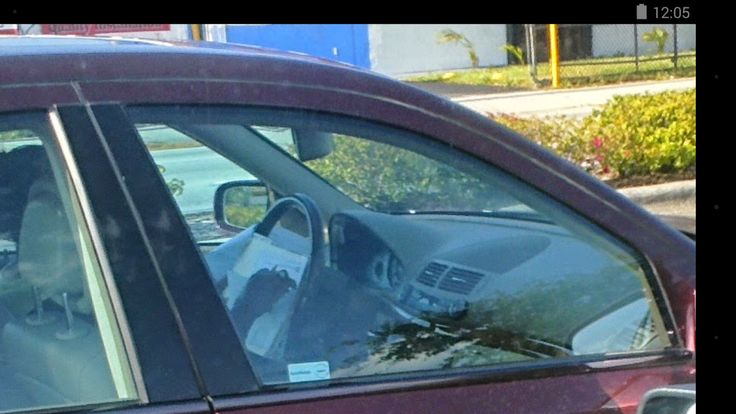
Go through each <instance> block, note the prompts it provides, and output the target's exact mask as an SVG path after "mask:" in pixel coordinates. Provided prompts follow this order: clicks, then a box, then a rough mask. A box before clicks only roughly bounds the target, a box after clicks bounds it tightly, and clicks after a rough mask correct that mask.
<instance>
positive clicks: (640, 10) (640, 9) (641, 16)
mask: <svg viewBox="0 0 736 414" xmlns="http://www.w3.org/2000/svg"><path fill="white" fill-rule="evenodd" d="M646 19H647V5H646V4H637V5H636V20H646Z"/></svg>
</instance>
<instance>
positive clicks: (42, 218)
mask: <svg viewBox="0 0 736 414" xmlns="http://www.w3.org/2000/svg"><path fill="white" fill-rule="evenodd" d="M62 166H63V164H62V162H61V160H60V158H59V156H58V153H57V151H56V147H54V145H53V144H52V139H51V133H50V131H49V129H48V122H47V121H46V117H45V115H44V114H28V115H22V116H21V115H13V116H10V115H0V194H1V196H0V412H14V411H25V410H37V409H51V408H60V407H76V406H89V405H98V404H103V405H104V404H109V403H120V402H134V401H136V400H137V395H136V389H135V387H134V383H133V380H132V375H131V368H130V362H129V361H128V358H127V354H126V350H125V348H124V346H123V342H122V339H121V332H120V331H119V329H120V328H119V324H118V322H117V320H116V318H115V315H114V313H113V309H112V306H111V303H110V297H109V294H108V291H107V287H106V284H105V282H104V280H103V278H102V275H101V271H100V268H99V265H98V262H97V256H96V254H95V253H94V252H93V248H92V246H91V242H90V238H89V234H88V232H87V228H86V227H85V225H84V222H83V219H82V215H81V210H80V206H79V204H78V200H77V199H76V198H75V197H74V196H73V192H72V191H71V188H70V186H71V184H70V181H69V177H68V175H67V174H66V173H65V172H64V169H63V167H62Z"/></svg>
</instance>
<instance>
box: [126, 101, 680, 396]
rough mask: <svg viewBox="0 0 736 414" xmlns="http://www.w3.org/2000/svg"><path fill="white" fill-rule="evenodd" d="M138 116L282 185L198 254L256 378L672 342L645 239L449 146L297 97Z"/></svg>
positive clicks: (520, 360) (312, 376)
mask: <svg viewBox="0 0 736 414" xmlns="http://www.w3.org/2000/svg"><path fill="white" fill-rule="evenodd" d="M131 116H132V117H133V119H139V120H140V122H171V123H176V124H177V125H178V126H179V127H181V128H183V129H186V130H187V131H189V132H191V133H192V134H193V135H196V136H197V139H198V141H199V142H200V143H202V144H203V145H204V146H206V147H209V148H211V150H212V152H216V153H218V154H221V155H222V156H223V157H226V158H227V159H229V160H230V161H232V162H233V163H234V164H235V165H238V166H241V167H239V168H241V170H242V169H243V168H245V167H246V166H247V167H248V169H249V171H253V173H254V175H256V177H257V178H258V179H259V180H261V182H263V183H265V184H266V185H268V186H270V187H271V188H272V189H274V190H276V191H275V192H276V193H278V194H283V195H284V196H285V197H284V198H283V199H281V200H280V202H279V201H277V202H276V204H274V205H273V207H272V210H271V212H269V213H268V215H267V216H266V218H265V219H264V220H263V222H262V224H261V225H258V226H256V227H249V228H243V229H241V230H240V231H239V232H238V231H232V232H231V233H230V234H231V237H232V238H231V239H230V240H229V241H227V242H224V243H222V244H220V245H219V246H217V247H216V248H215V249H214V250H212V251H211V252H207V253H206V255H205V259H206V261H207V263H208V265H209V267H210V271H211V273H212V277H213V279H214V283H215V284H216V285H217V286H218V289H219V291H220V292H221V295H222V300H223V306H226V307H227V309H228V311H229V313H230V316H231V320H232V322H233V324H234V327H235V330H236V331H237V332H238V334H239V336H240V340H241V343H242V344H243V348H244V351H245V352H246V353H247V355H248V357H249V359H250V361H251V364H252V365H253V367H254V369H255V371H256V374H257V375H258V376H259V378H260V380H261V381H262V383H263V384H264V385H266V386H274V387H278V386H280V385H282V384H290V383H295V382H313V381H316V382H317V384H319V381H324V380H333V381H338V380H340V379H346V378H351V379H355V378H369V379H371V380H374V379H375V378H374V377H375V376H377V375H387V374H401V375H404V374H406V373H410V372H412V373H419V372H426V373H432V372H440V371H443V372H455V371H463V370H465V369H467V368H471V367H484V366H493V365H496V364H530V363H534V362H535V361H537V360H541V359H551V358H557V359H569V358H575V357H577V356H581V355H585V356H591V355H605V354H608V353H621V352H624V353H626V352H641V351H651V350H659V349H663V348H665V347H667V346H668V345H669V339H668V336H667V332H666V329H665V324H664V322H663V320H662V318H661V316H660V313H659V310H658V307H657V305H656V304H655V301H654V299H653V296H654V294H653V292H652V290H651V289H650V285H649V282H648V280H649V270H648V267H647V264H646V262H645V260H643V258H642V257H641V256H640V255H639V254H638V253H637V252H635V251H633V250H632V249H631V248H629V247H628V246H626V245H625V244H623V243H621V242H620V241H618V240H617V239H615V238H614V237H612V236H610V235H609V234H608V233H607V232H605V231H603V230H601V229H599V228H598V227H596V226H595V225H593V224H591V223H590V222H588V221H586V220H585V219H584V218H582V217H580V216H578V215H577V214H575V213H574V212H572V211H571V210H569V209H568V208H566V207H565V206H564V205H563V204H561V203H559V202H557V201H555V200H554V199H552V198H550V197H548V196H546V195H544V194H542V193H540V192H539V191H537V190H535V189H533V188H531V187H530V186H528V185H526V184H525V183H523V182H521V181H519V180H518V179H515V178H514V177H512V176H510V175H508V174H506V173H504V172H503V171H500V170H498V169H496V168H494V167H493V166H490V165H487V164H485V163H483V162H480V161H478V160H476V159H475V158H473V157H471V156H469V155H467V154H464V153H461V152H459V151H457V150H454V149H452V148H450V147H449V146H446V145H444V144H440V143H438V142H436V141H433V140H431V139H429V138H427V137H422V136H417V135H414V134H411V133H408V132H405V131H399V130H395V129H391V128H388V127H385V126H381V125H377V124H373V123H369V122H365V121H361V120H356V119H347V118H341V117H335V116H330V115H326V114H314V113H309V112H300V111H276V110H265V109H256V108H246V109H235V108H206V109H203V108H186V107H173V108H168V109H167V108H156V109H153V108H145V107H141V108H134V109H132V110H131ZM273 130H278V131H279V132H280V135H279V137H280V141H277V140H274V139H273V137H272V136H271V135H270V134H269V132H270V131H273ZM287 131H290V133H288V132H287ZM284 137H286V138H284ZM289 139H291V142H289ZM154 158H155V159H157V156H156V155H155V154H154ZM157 162H158V159H157ZM190 162H192V165H191V168H195V169H201V170H205V168H204V166H205V165H207V164H206V161H199V160H197V159H192V160H190ZM199 167H201V168H199ZM243 173H245V171H244V170H243ZM208 179H209V180H210V181H215V182H225V181H227V180H228V178H227V177H225V176H220V175H218V173H217V172H214V171H213V172H212V173H211V174H208ZM234 188H240V189H241V191H249V190H247V189H246V188H245V187H242V188H241V187H237V185H236V186H235V187H234ZM238 194H240V193H238ZM254 194H255V193H254ZM237 198H238V199H243V200H244V199H246V198H247V197H246V196H245V195H242V194H240V195H239V196H238V197H237ZM177 201H178V199H177ZM310 205H311V206H314V209H311V208H310ZM285 206H287V207H285ZM181 208H182V210H185V208H184V207H183V206H181ZM315 212H316V213H315ZM314 223H317V225H316V226H314V227H312V226H311V225H312V224H314ZM243 227H245V226H243ZM320 228H324V234H323V232H322V231H321V230H319V229H320ZM310 229H311V230H310ZM322 236H326V237H325V238H324V240H323V237H322Z"/></svg>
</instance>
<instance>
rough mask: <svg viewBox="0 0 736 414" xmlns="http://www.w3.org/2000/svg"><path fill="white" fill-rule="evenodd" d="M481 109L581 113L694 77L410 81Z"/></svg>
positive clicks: (684, 84)
mask: <svg viewBox="0 0 736 414" xmlns="http://www.w3.org/2000/svg"><path fill="white" fill-rule="evenodd" d="M413 85H415V86H418V87H420V88H423V89H425V90H428V91H430V92H433V93H437V94H440V95H443V96H445V97H448V98H450V99H452V100H453V101H455V102H458V103H460V104H462V105H465V106H467V107H469V108H470V109H473V110H476V111H478V112H481V113H487V112H503V113H509V114H515V115H519V116H546V115H568V116H575V117H582V116H585V115H588V114H590V113H591V112H592V111H593V109H595V108H596V107H598V106H600V105H603V104H605V103H606V102H608V101H609V100H610V99H611V98H613V97H614V96H616V95H630V94H640V93H656V92H663V91H667V90H684V89H691V88H695V78H682V79H673V80H667V81H645V82H633V83H625V84H618V85H605V86H594V87H585V88H571V89H555V90H538V91H519V92H502V93H499V92H498V91H499V89H498V88H493V87H487V86H469V85H452V84H439V83H426V84H422V83H413Z"/></svg>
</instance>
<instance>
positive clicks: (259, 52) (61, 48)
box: [0, 35, 356, 68]
mask: <svg viewBox="0 0 736 414" xmlns="http://www.w3.org/2000/svg"><path fill="white" fill-rule="evenodd" d="M95 53H97V54H99V53H104V54H162V53H163V54H167V53H177V54H208V53H209V54H215V55H218V54H219V55H222V54H237V55H241V56H242V55H245V56H248V55H250V56H270V57H275V58H284V59H294V60H302V61H308V62H314V63H320V64H325V65H333V66H342V67H350V68H356V67H355V66H353V65H350V64H348V63H343V62H337V61H333V60H329V59H324V58H319V57H315V56H311V55H307V54H304V53H300V52H293V51H282V50H276V49H269V48H264V47H260V46H252V45H242V44H233V43H216V42H204V41H164V40H151V39H138V38H127V37H125V38H124V37H88V36H54V35H40V36H39V35H24V36H0V56H7V57H11V56H33V55H82V54H95Z"/></svg>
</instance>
